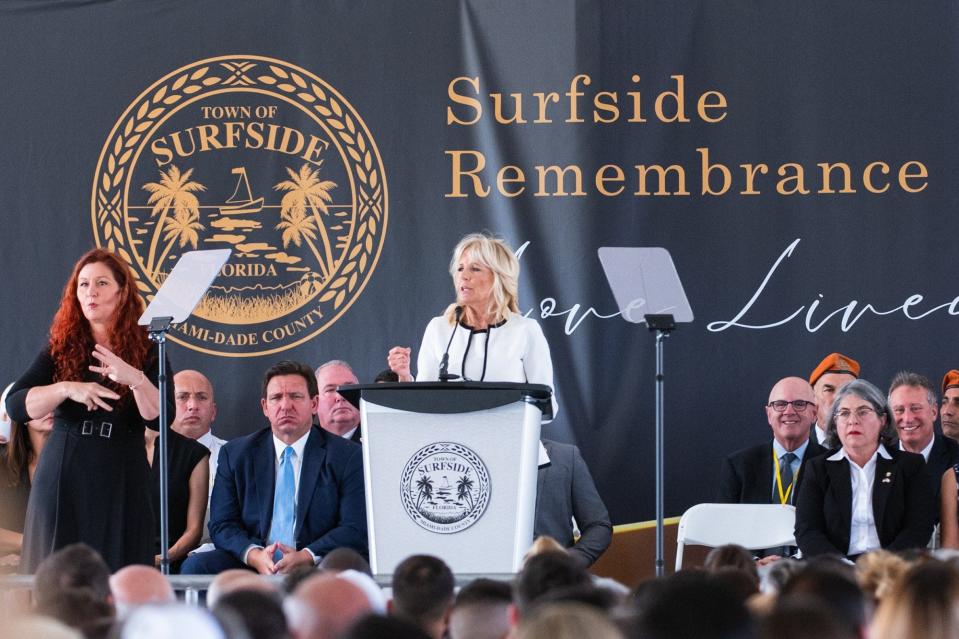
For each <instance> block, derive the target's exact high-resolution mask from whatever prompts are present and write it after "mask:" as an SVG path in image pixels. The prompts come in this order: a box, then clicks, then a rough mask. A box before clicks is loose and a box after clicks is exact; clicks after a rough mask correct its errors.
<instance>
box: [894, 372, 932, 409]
mask: <svg viewBox="0 0 959 639" xmlns="http://www.w3.org/2000/svg"><path fill="white" fill-rule="evenodd" d="M900 386H909V387H911V388H921V389H923V390H924V391H926V399H927V400H928V401H929V405H930V406H936V405H938V404H939V395H938V393H936V387H935V386H933V385H932V382H931V381H929V378H928V377H926V376H925V375H920V374H919V373H913V372H912V371H899V372H898V373H896V375H895V377H893V378H892V382H890V383H889V394H888V395H887V396H886V400H887V401H888V402H889V403H890V404H892V391H894V390H896V389H897V388H899V387H900Z"/></svg>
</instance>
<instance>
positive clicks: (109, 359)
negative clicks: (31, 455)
mask: <svg viewBox="0 0 959 639" xmlns="http://www.w3.org/2000/svg"><path fill="white" fill-rule="evenodd" d="M141 311H142V302H141V301H140V298H139V296H138V295H137V289H136V285H135V283H134V281H133V274H132V273H131V272H130V270H129V269H128V268H127V266H126V264H124V263H123V262H122V261H120V259H119V258H117V257H116V256H115V255H114V254H113V253H110V252H108V251H104V250H101V249H95V250H93V251H90V252H88V253H87V254H85V255H84V256H83V257H81V258H80V261H79V262H77V263H76V265H75V266H74V267H73V273H72V274H71V275H70V279H69V280H68V281H67V284H66V286H65V287H64V290H63V297H62V299H61V301H60V308H59V310H58V311H57V313H56V316H55V317H54V318H53V324H52V325H51V327H50V341H49V343H48V344H47V347H46V348H45V349H44V350H43V352H41V353H40V355H39V356H38V357H37V359H36V360H35V361H34V362H33V364H32V365H31V366H30V368H29V369H28V370H27V372H25V373H24V374H23V375H22V376H21V377H20V379H19V380H17V382H16V383H15V384H14V387H13V388H12V389H11V391H10V395H9V397H8V398H7V409H8V412H9V413H10V417H11V418H12V419H13V420H14V421H19V422H27V421H29V420H31V419H35V418H37V417H42V416H43V415H46V414H47V413H49V412H50V411H53V414H54V429H53V434H52V435H51V436H50V439H49V440H48V441H47V445H46V447H45V448H44V450H43V455H41V457H40V463H39V464H38V466H37V470H36V474H35V475H34V478H33V486H32V488H31V492H30V502H29V505H28V507H27V521H26V527H25V529H24V541H23V554H22V557H21V562H20V567H21V571H22V572H27V573H32V572H35V571H36V568H37V565H38V564H39V563H40V562H41V561H42V560H43V559H44V558H45V557H46V556H47V555H49V554H50V553H52V552H53V551H54V550H56V549H58V548H61V547H63V546H66V545H68V544H71V543H75V542H84V543H86V544H88V545H90V546H92V547H93V548H94V549H96V550H97V551H98V552H99V553H100V554H101V555H103V558H104V559H105V560H106V562H107V564H108V565H109V566H110V568H111V569H112V570H114V571H115V570H117V569H119V568H120V567H122V566H125V565H127V564H133V563H141V564H149V565H152V564H153V555H154V552H153V544H154V540H155V532H154V522H153V513H152V510H151V506H150V471H149V465H148V464H147V460H146V456H145V455H144V454H143V430H144V427H145V426H147V427H150V428H152V429H154V430H155V429H156V428H157V424H156V418H157V417H158V415H159V412H160V411H159V393H158V391H157V388H156V386H155V382H156V377H157V371H158V358H157V355H156V350H155V347H154V346H153V345H152V344H151V343H150V341H149V339H148V337H147V335H146V333H145V331H144V330H143V328H141V327H140V326H138V325H137V319H138V317H139V316H140V313H141Z"/></svg>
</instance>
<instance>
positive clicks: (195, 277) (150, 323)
mask: <svg viewBox="0 0 959 639" xmlns="http://www.w3.org/2000/svg"><path fill="white" fill-rule="evenodd" d="M231 252H232V251H231V250H230V249H217V250H213V251H190V252H188V253H184V254H183V255H182V256H181V257H180V259H179V260H178V261H177V263H176V266H174V267H173V270H172V271H171V272H170V274H169V275H168V276H167V278H166V280H164V282H163V286H161V287H160V290H158V291H157V293H156V296H155V297H154V298H153V301H152V302H150V305H149V306H148V307H147V309H146V311H144V312H143V315H141V316H140V319H139V320H138V322H137V323H138V324H140V325H141V326H146V327H147V334H148V335H149V336H150V339H151V340H152V341H154V342H156V343H157V351H158V356H159V358H160V362H159V366H160V370H159V375H158V376H157V387H158V390H159V391H160V426H159V429H160V437H159V439H160V571H161V572H162V573H163V574H164V575H169V574H170V519H169V506H168V495H169V467H168V463H169V460H168V458H167V432H168V430H167V429H168V424H169V419H170V416H169V415H168V414H167V396H168V393H169V380H168V379H167V366H166V362H167V359H166V336H167V333H168V332H169V331H170V329H171V328H172V327H173V325H174V324H179V323H180V322H182V321H184V320H185V319H186V318H188V317H189V316H190V314H191V313H193V309H194V308H196V305H197V304H198V303H199V302H200V300H201V299H202V298H203V295H204V294H205V293H206V291H207V290H208V289H209V288H210V284H212V283H213V279H214V278H215V277H216V276H217V273H219V272H220V268H222V267H223V265H224V264H225V263H226V261H227V260H228V259H230V253H231Z"/></svg>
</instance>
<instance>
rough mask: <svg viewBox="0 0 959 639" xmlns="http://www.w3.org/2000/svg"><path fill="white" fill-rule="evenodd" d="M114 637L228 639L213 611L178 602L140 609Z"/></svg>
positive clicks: (134, 638)
mask: <svg viewBox="0 0 959 639" xmlns="http://www.w3.org/2000/svg"><path fill="white" fill-rule="evenodd" d="M114 636H115V637H117V638H118V639H184V638H185V637H189V639H227V633H226V632H225V631H224V630H223V628H222V627H221V626H220V624H219V623H217V620H216V619H215V618H214V617H213V615H212V614H211V613H209V612H208V611H206V610H204V609H203V608H197V607H196V606H186V605H183V604H175V603H174V604H165V605H161V606H158V605H150V606H141V607H139V608H137V609H136V610H134V611H132V612H131V613H130V616H129V617H127V618H126V620H125V621H124V622H123V623H122V624H121V625H120V627H119V629H118V631H117V632H115V633H114ZM240 636H242V635H240Z"/></svg>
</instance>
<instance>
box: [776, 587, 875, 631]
mask: <svg viewBox="0 0 959 639" xmlns="http://www.w3.org/2000/svg"><path fill="white" fill-rule="evenodd" d="M760 637H762V639H860V635H858V634H856V633H855V632H852V631H851V630H850V629H849V628H848V627H846V626H845V625H844V624H843V623H842V622H841V621H840V620H839V619H838V618H837V617H836V615H835V613H834V612H833V611H832V610H830V609H829V607H828V606H826V604H824V603H822V602H821V601H818V600H816V599H814V598H812V597H805V596H798V595H797V596H795V597H787V598H786V599H784V600H782V601H780V602H778V603H777V605H776V606H775V607H774V608H773V609H772V610H771V611H770V612H769V613H768V614H766V615H763V616H762V617H760Z"/></svg>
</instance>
